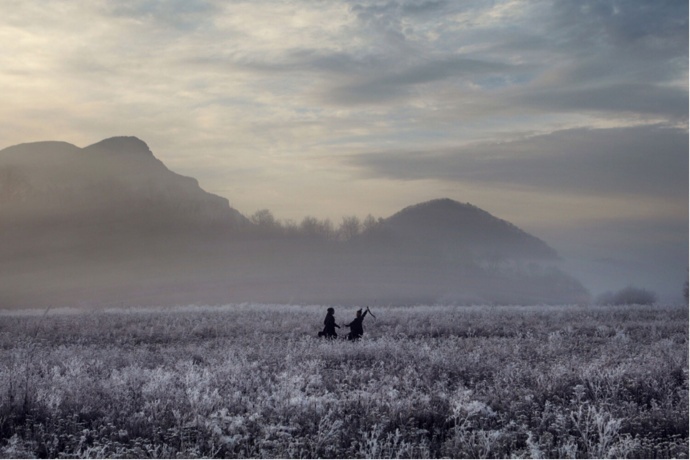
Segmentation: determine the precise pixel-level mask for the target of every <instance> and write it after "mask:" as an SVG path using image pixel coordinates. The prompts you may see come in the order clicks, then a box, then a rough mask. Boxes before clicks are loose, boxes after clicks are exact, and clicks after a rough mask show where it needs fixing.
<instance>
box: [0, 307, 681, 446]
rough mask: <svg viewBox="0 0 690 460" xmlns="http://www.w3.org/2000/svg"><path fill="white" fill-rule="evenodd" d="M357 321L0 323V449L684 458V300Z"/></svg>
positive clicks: (299, 310) (123, 313)
mask: <svg viewBox="0 0 690 460" xmlns="http://www.w3.org/2000/svg"><path fill="white" fill-rule="evenodd" d="M354 310H355V309H354V308H336V319H337V322H338V323H339V324H341V325H342V324H343V323H345V322H348V321H349V320H350V319H352V317H353V316H354ZM373 311H374V313H375V314H376V316H377V319H373V318H367V319H366V320H365V338H364V339H363V340H362V341H360V342H358V343H349V342H347V341H341V340H339V341H335V342H328V341H324V340H319V339H317V338H316V337H315V336H316V332H317V331H318V330H319V329H320V328H321V327H322V321H323V317H324V316H325V307H321V306H279V305H250V304H247V305H236V306H226V307H185V308H177V309H167V310H163V309H121V310H110V311H100V312H80V311H78V310H58V311H52V310H51V311H48V312H40V311H34V312H21V313H13V312H2V313H0V455H1V456H5V457H22V456H38V457H101V458H102V457H109V458H114V457H140V458H146V457H166V458H175V457H187V458H189V457H264V458H268V457H282V458H286V457H287V458H293V457H295V458H296V457H312V458H313V457H348V458H376V457H380V458H384V457H397V458H405V457H415V458H426V457H433V458H437V457H456V458H457V457H470V458H474V457H480V458H484V457H518V458H520V457H523V458H529V457H534V458H539V457H558V458H576V457H577V458H583V457H597V458H601V457H638V458H639V457H642V458H670V457H685V458H687V457H688V310H687V307H660V306H656V307H641V306H627V307H574V306H573V307H571V306H565V307H488V306H483V307H414V308H393V307H375V308H373ZM341 331H343V332H344V329H342V330H341ZM343 335H344V334H343Z"/></svg>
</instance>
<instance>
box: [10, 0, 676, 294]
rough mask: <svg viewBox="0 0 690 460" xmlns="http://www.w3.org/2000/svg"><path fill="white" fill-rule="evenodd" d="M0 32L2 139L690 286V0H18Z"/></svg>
mask: <svg viewBox="0 0 690 460" xmlns="http://www.w3.org/2000/svg"><path fill="white" fill-rule="evenodd" d="M0 43H1V45H0V47H1V52H0V85H1V86H2V88H3V103H2V104H1V105H0V119H1V121H2V122H1V123H0V139H2V145H0V148H4V147H7V146H10V145H14V144H18V143H22V142H32V141H40V140H62V141H66V142H70V143H73V144H75V145H78V146H86V145H89V144H92V143H94V142H97V141H99V140H101V139H103V138H107V137H112V136H117V135H133V136H137V137H139V138H141V139H142V140H144V141H145V142H146V143H147V144H148V145H149V147H150V148H151V150H152V151H153V153H154V154H155V155H156V157H158V158H159V159H160V160H162V161H163V162H164V163H165V164H166V165H167V166H168V167H169V168H170V169H172V170H173V171H176V172H178V173H180V174H184V175H188V176H192V177H195V178H197V179H198V180H199V182H200V184H201V186H202V187H203V188H204V189H205V190H207V191H210V192H212V193H216V194H218V195H221V196H224V197H226V198H228V199H229V200H230V203H231V205H232V206H233V207H234V208H236V209H237V210H239V211H240V212H242V213H243V214H245V215H251V214H252V213H254V212H255V211H256V210H259V209H262V208H268V209H270V210H271V211H272V212H273V213H274V214H275V215H276V217H278V218H281V219H294V220H300V219H301V218H302V217H304V216H306V215H313V216H316V217H319V218H330V219H331V220H333V221H334V222H336V223H337V222H339V221H340V219H341V218H342V217H343V216H346V215H358V216H360V217H364V216H365V215H367V214H373V215H374V216H377V217H378V216H381V217H387V216H389V215H391V214H393V213H394V212H397V211H398V210H400V209H401V208H403V207H405V206H407V205H411V204H415V203H418V202H421V201H425V200H428V199H433V198H440V197H449V198H452V199H455V200H458V201H461V202H470V203H472V204H474V205H476V206H479V207H480V208H482V209H485V210H487V211H489V212H491V213H492V214H494V215H496V216H498V217H500V218H503V219H506V220H508V221H510V222H513V223H515V224H516V225H518V226H519V227H521V228H523V229H525V230H527V231H529V232H531V233H533V234H535V235H536V236H538V237H540V238H542V239H544V240H546V241H547V242H548V243H549V244H551V245H552V246H554V247H555V248H556V249H557V250H558V251H559V252H560V253H561V255H562V256H563V257H564V258H565V259H566V260H568V261H569V263H571V264H573V269H574V270H575V271H576V273H575V274H576V276H577V275H580V277H585V278H586V277H588V276H589V277H590V278H591V279H589V280H588V279H583V280H584V281H585V284H589V286H590V287H591V288H592V290H593V292H594V293H595V294H596V292H597V290H598V289H604V286H599V285H597V282H596V276H597V275H596V274H597V273H598V270H600V269H601V270H603V271H607V272H610V273H614V277H615V276H619V278H620V279H617V281H618V282H619V283H621V284H623V285H624V284H626V283H632V284H637V285H640V286H642V287H650V288H653V289H657V290H658V291H659V292H660V294H662V295H664V294H667V295H668V296H676V295H680V292H681V288H682V282H683V280H684V279H685V278H686V276H687V262H688V130H687V128H688V3H687V1H683V0H670V1H654V2H650V1H615V0H611V1H603V2H601V1H580V0H573V1H563V0H553V1H547V0H545V1H519V0H510V1H490V2H489V1H462V2H458V1H443V0H430V1H373V0H371V1H355V2H350V1H329V2H313V1H306V0H303V1H302V0H300V1H297V0H296V1H277V0H276V1H269V0H266V1H260V0H259V1H256V0H252V1H246V2H241V1H233V2H226V1H211V0H209V1H201V0H170V1H163V0H157V1H154V0H127V1H117V2H110V1H105V0H102V1H92V0H88V1H86V0H83V1H80V0H63V1H60V0H55V1H50V2H45V1H39V0H16V1H13V0H6V1H3V2H2V3H0ZM631 267H633V268H631ZM619 287H622V286H611V288H619ZM676 291H677V292H676Z"/></svg>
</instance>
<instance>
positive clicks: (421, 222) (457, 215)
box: [383, 198, 558, 262]
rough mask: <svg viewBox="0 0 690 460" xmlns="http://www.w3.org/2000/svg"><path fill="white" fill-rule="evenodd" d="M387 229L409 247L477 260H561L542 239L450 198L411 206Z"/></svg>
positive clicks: (386, 223) (389, 221) (393, 218)
mask: <svg viewBox="0 0 690 460" xmlns="http://www.w3.org/2000/svg"><path fill="white" fill-rule="evenodd" d="M383 225H384V227H385V229H386V230H387V231H388V232H389V234H390V235H391V236H392V237H393V238H394V239H396V240H398V241H400V242H401V243H402V244H403V245H404V246H406V247H418V248H419V249H420V250H422V251H425V252H427V251H430V250H434V249H436V250H441V251H443V252H445V254H446V255H447V254H448V252H450V251H456V252H459V253H461V254H463V255H465V256H468V257H471V258H472V259H474V260H483V261H494V262H500V261H506V260H542V261H543V260H547V261H554V260H557V259H558V255H557V253H556V251H555V250H554V249H553V248H551V247H549V246H548V245H547V244H546V243H544V242H543V241H542V240H540V239H538V238H536V237H534V236H532V235H530V234H528V233H526V232H524V231H523V230H520V229H519V228H518V227H516V226H515V225H513V224H511V223H509V222H507V221H505V220H502V219H498V218H496V217H494V216H492V215H491V214H489V213H488V212H486V211H484V210H482V209H480V208H478V207H476V206H473V205H471V204H469V203H467V204H462V203H459V202H457V201H453V200H450V199H448V198H444V199H438V200H432V201H428V202H425V203H420V204H417V205H414V206H409V207H407V208H405V209H403V210H402V211H400V212H398V213H396V214H394V215H393V216H391V217H389V218H388V219H386V220H385V221H384V223H383Z"/></svg>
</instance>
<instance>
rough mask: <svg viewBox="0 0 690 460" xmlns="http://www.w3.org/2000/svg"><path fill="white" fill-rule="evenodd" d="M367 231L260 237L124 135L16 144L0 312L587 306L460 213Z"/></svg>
mask: <svg viewBox="0 0 690 460" xmlns="http://www.w3.org/2000/svg"><path fill="white" fill-rule="evenodd" d="M369 224H370V225H368V226H367V228H366V230H365V231H363V232H362V233H361V234H359V235H357V236H353V237H352V238H350V239H347V240H345V241H343V240H338V239H335V238H332V237H330V238H329V237H324V235H323V234H319V232H316V233H314V232H310V231H307V230H306V229H300V228H297V227H294V228H292V227H291V228H290V229H289V231H283V230H287V229H283V230H281V229H280V225H278V226H276V225H275V222H273V223H272V225H270V226H269V227H270V229H268V230H270V231H267V229H266V228H263V227H262V226H261V224H255V223H253V222H251V221H249V220H248V219H247V218H245V217H244V216H243V215H242V214H240V213H239V212H238V211H237V210H235V209H233V208H232V207H230V205H229V203H228V201H227V200H226V199H225V198H221V197H219V196H216V195H213V194H210V193H207V192H205V191H204V190H202V189H201V188H200V187H199V184H198V182H197V181H196V180H195V179H192V178H189V177H184V176H181V175H179V174H176V173H174V172H172V171H170V170H169V169H168V168H167V167H166V166H165V165H164V164H163V163H162V162H161V161H160V160H158V159H157V158H155V156H154V155H153V153H152V152H151V150H150V149H149V148H148V146H147V145H146V144H145V143H144V142H143V141H141V140H139V139H137V138H135V137H114V138H110V139H105V140H103V141H101V142H98V143H96V144H93V145H90V146H88V147H85V148H79V147H76V146H74V145H71V144H68V143H65V142H37V143H30V144H21V145H17V146H14V147H9V148H6V149H4V150H0V236H1V238H0V308H14V307H26V306H34V307H35V306H38V307H41V306H42V307H45V306H48V305H55V306H58V305H82V306H99V305H176V304H189V303H211V304H214V303H228V302H247V301H254V302H271V303H309V304H339V305H343V304H360V305H361V304H365V303H369V304H371V303H391V304H422V303H427V304H429V303H448V304H450V303H459V304H467V303H504V304H505V303H520V304H524V303H570V302H580V301H583V300H586V299H587V296H588V294H587V292H586V291H585V289H584V288H583V287H582V285H581V284H580V283H579V282H578V281H577V280H575V279H573V278H572V277H570V276H568V275H567V274H565V273H563V272H562V271H561V270H560V269H559V268H558V263H559V261H560V259H559V258H558V256H557V254H556V251H555V250H553V249H552V248H551V247H549V246H548V245H547V244H546V243H545V242H543V241H541V240H539V239H538V238H536V237H534V236H532V235H529V234H528V233H526V232H524V231H522V230H520V229H518V228H517V227H515V226H514V225H512V224H510V223H508V222H506V221H504V220H501V219H498V218H496V217H494V216H492V215H490V214H489V213H487V212H485V211H483V210H481V209H479V208H477V207H475V206H472V205H470V204H462V203H459V202H456V201H452V200H449V199H440V200H433V201H429V202H426V203H420V204H417V205H415V206H410V207H407V208H405V209H403V210H401V211H400V212H398V213H396V214H394V215H392V216H390V217H388V218H386V219H379V220H378V221H377V222H375V223H374V224H371V222H370V223H369ZM317 227H318V225H317ZM326 233H328V232H326Z"/></svg>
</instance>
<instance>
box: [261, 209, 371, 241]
mask: <svg viewBox="0 0 690 460" xmlns="http://www.w3.org/2000/svg"><path fill="white" fill-rule="evenodd" d="M249 220H250V221H251V222H252V224H254V226H255V228H254V229H253V231H254V232H256V233H257V234H258V235H261V236H274V237H295V238H299V237H304V238H312V239H320V240H325V241H351V240H353V239H355V238H357V237H358V236H360V235H364V234H373V233H375V232H378V231H380V230H381V229H382V227H383V219H382V218H378V219H377V218H375V217H374V216H372V215H371V214H369V215H368V216H367V217H365V218H364V220H361V219H360V218H359V217H357V216H347V217H343V218H342V221H341V222H340V224H339V225H338V226H337V227H336V226H335V225H334V224H333V222H332V221H331V220H330V219H324V220H319V219H317V218H316V217H312V216H307V217H305V218H304V219H302V221H301V222H300V223H296V222H295V221H293V220H286V221H281V220H278V219H276V218H275V217H274V216H273V214H272V213H271V211H269V210H268V209H261V210H259V211H256V212H255V213H254V214H253V215H252V216H251V217H249Z"/></svg>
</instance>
